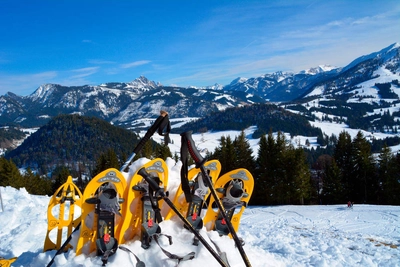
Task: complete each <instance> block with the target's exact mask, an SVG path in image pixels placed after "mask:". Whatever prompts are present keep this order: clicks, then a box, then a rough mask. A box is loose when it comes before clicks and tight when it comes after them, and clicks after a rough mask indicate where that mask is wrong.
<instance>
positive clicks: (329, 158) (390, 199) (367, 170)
mask: <svg viewBox="0 0 400 267" xmlns="http://www.w3.org/2000/svg"><path fill="white" fill-rule="evenodd" d="M330 142H332V143H333V146H332V149H331V150H330V151H332V153H331V154H321V155H319V156H318V158H317V159H316V160H315V161H313V162H310V161H309V160H308V154H309V153H310V150H309V149H307V148H305V149H304V148H299V147H297V148H296V147H294V146H293V145H292V144H291V142H289V140H287V139H286V137H285V135H284V134H282V133H281V132H278V133H277V135H276V137H274V135H273V134H272V131H270V132H269V133H268V134H267V135H263V136H261V138H260V141H259V149H258V151H257V155H256V156H253V154H252V153H253V152H252V150H251V147H250V145H249V143H248V140H246V138H245V135H244V132H242V133H241V134H240V135H239V136H238V137H236V138H235V139H234V140H232V139H231V137H229V136H228V137H221V140H220V145H219V146H218V147H217V148H216V149H215V151H214V152H213V153H210V155H209V158H211V159H218V160H219V161H220V162H221V165H222V172H221V175H222V174H224V173H226V172H228V171H230V170H233V169H236V168H246V169H248V170H249V171H250V172H251V173H252V174H253V176H254V180H255V188H254V192H253V196H252V198H251V202H250V203H251V204H254V205H284V204H340V203H347V202H348V201H352V202H355V203H368V204H389V205H400V195H399V192H400V154H399V153H397V154H393V153H392V152H391V150H390V148H389V147H388V146H387V145H386V144H385V145H384V146H383V148H382V150H381V151H380V153H379V154H378V155H374V154H373V153H372V152H371V144H370V143H369V142H368V140H367V139H366V138H365V137H364V136H363V134H362V132H361V131H360V132H358V134H357V135H356V136H355V137H354V139H352V138H351V136H350V134H349V133H347V132H346V131H343V132H341V133H340V134H339V136H338V137H336V138H334V137H332V138H331V139H330ZM327 151H329V150H325V152H327Z"/></svg>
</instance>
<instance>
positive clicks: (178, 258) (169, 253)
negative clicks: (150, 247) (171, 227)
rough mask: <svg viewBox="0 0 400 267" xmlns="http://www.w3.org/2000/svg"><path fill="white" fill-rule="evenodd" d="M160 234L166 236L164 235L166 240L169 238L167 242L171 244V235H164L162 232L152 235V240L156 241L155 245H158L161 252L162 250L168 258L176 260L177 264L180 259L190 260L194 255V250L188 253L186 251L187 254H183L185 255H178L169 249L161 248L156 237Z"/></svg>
mask: <svg viewBox="0 0 400 267" xmlns="http://www.w3.org/2000/svg"><path fill="white" fill-rule="evenodd" d="M160 235H163V236H166V237H167V238H168V240H169V244H170V245H172V237H171V236H169V235H164V234H158V235H154V241H156V243H157V245H158V246H159V247H160V249H161V250H162V252H164V254H165V255H166V256H167V257H168V258H170V259H173V260H178V264H179V263H180V262H181V261H187V260H192V259H193V258H194V257H195V253H194V252H190V253H188V254H187V255H185V256H178V255H176V254H173V253H171V252H169V251H166V250H165V249H163V248H162V247H161V245H160V243H159V242H158V238H159V236H160Z"/></svg>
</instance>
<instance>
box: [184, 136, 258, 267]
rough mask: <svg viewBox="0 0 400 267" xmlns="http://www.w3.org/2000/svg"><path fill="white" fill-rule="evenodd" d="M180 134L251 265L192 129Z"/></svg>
mask: <svg viewBox="0 0 400 267" xmlns="http://www.w3.org/2000/svg"><path fill="white" fill-rule="evenodd" d="M181 136H182V139H183V140H184V141H186V143H187V146H188V149H189V154H190V155H191V156H192V158H193V160H194V162H195V163H196V168H200V170H201V173H202V174H203V177H204V178H205V181H206V182H207V183H208V186H209V188H210V191H211V194H212V196H213V198H214V200H215V203H216V204H217V206H218V209H219V211H220V213H222V217H223V218H224V220H225V221H226V225H227V226H228V229H229V232H230V233H231V235H232V238H233V240H234V241H235V244H236V246H237V248H238V249H239V252H240V255H241V256H242V259H243V261H244V263H245V264H246V266H247V267H251V264H250V261H249V259H248V258H247V255H246V252H245V251H244V249H243V246H242V243H241V242H240V240H239V237H238V236H237V234H236V232H235V229H234V228H233V225H232V223H231V221H230V219H229V218H228V216H227V214H226V210H225V207H224V205H223V204H222V201H221V200H220V199H219V197H218V195H217V191H216V190H215V188H214V185H213V184H212V182H211V179H210V176H209V175H208V173H207V171H206V169H205V168H204V163H205V162H206V160H205V159H204V158H203V157H202V156H201V155H200V153H199V151H198V150H197V148H196V146H195V143H194V141H193V138H192V131H188V132H184V133H182V134H181Z"/></svg>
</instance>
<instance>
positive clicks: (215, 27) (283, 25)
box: [0, 0, 400, 96]
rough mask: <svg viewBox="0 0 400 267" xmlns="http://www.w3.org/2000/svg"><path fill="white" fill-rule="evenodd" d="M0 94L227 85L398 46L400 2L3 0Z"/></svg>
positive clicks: (342, 61) (338, 63)
mask: <svg viewBox="0 0 400 267" xmlns="http://www.w3.org/2000/svg"><path fill="white" fill-rule="evenodd" d="M0 25H1V26H0V95H4V94H5V93H6V92H9V91H10V92H13V93H15V94H17V95H22V96H25V95H29V94H31V93H33V92H34V91H35V90H36V89H37V88H38V87H39V86H40V85H41V84H44V83H57V84H62V85H67V86H70V85H84V84H90V85H99V84H101V83H105V82H129V81H132V80H134V79H136V78H137V77H139V76H141V75H143V76H145V77H147V78H148V79H149V80H152V81H155V82H160V83H161V84H163V85H178V86H190V85H193V86H207V85H213V84H215V83H219V84H222V85H226V84H229V83H230V82H231V81H232V80H233V79H235V78H237V77H246V78H250V77H257V76H260V75H263V74H266V73H272V72H275V71H293V72H298V71H300V70H304V69H308V68H311V67H316V66H318V65H321V64H330V65H335V66H338V67H344V66H345V65H347V64H349V63H350V62H351V61H352V60H353V59H355V58H357V57H359V56H362V55H366V54H369V53H372V52H376V51H379V50H381V49H382V48H384V47H387V46H389V45H390V44H392V43H395V42H400V1H397V0H393V1H392V0H385V1H368V0H357V1H355V0H348V1H344V0H342V1H336V0H329V1H327V0H310V1H305V0H304V1H303V0H293V1H267V0H264V1H252V0H247V1H235V0H229V1H225V0H213V1H209V0H202V1H191V0H186V1H173V0H170V1H161V0H160V1H152V0H148V1H147V0H146V1H116V0H114V1H102V0H95V1H92V0H80V1H75V0H56V1H54V0H51V1H50V0H49V1H46V0H41V1H39V0H24V1H21V0H0Z"/></svg>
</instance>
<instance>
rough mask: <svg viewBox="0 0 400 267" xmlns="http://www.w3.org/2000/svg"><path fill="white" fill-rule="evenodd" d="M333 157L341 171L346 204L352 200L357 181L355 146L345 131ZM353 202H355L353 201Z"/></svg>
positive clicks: (340, 136)
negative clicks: (354, 157)
mask: <svg viewBox="0 0 400 267" xmlns="http://www.w3.org/2000/svg"><path fill="white" fill-rule="evenodd" d="M333 157H334V159H335V162H336V164H337V166H338V168H339V169H340V176H341V183H342V188H343V190H344V196H345V197H346V199H347V200H346V202H347V201H348V200H350V199H352V198H353V197H354V196H353V193H354V190H353V189H354V188H355V186H356V185H355V181H354V179H353V176H354V159H353V144H352V140H351V136H350V134H349V133H348V132H346V131H343V132H341V133H340V134H339V138H338V141H337V144H336V147H335V150H334V154H333ZM351 201H353V200H351Z"/></svg>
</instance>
